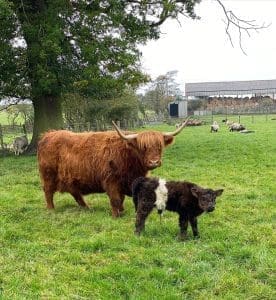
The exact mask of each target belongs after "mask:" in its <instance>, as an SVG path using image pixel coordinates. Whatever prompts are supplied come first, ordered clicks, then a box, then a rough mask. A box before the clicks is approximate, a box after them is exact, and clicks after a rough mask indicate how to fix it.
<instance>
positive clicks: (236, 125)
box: [229, 123, 245, 132]
mask: <svg viewBox="0 0 276 300" xmlns="http://www.w3.org/2000/svg"><path fill="white" fill-rule="evenodd" d="M229 130H230V131H231V132H232V131H241V130H245V127H244V126H243V125H242V124H240V123H233V124H232V125H230V126H229Z"/></svg>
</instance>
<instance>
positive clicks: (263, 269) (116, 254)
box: [0, 116, 276, 300]
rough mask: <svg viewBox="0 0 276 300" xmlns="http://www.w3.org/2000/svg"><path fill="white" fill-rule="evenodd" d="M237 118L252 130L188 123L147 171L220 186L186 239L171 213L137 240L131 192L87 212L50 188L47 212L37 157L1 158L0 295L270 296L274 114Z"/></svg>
mask: <svg viewBox="0 0 276 300" xmlns="http://www.w3.org/2000/svg"><path fill="white" fill-rule="evenodd" d="M214 119H216V118H214ZM230 119H231V118H230ZM218 120H219V122H220V124H222V123H221V119H218ZM241 121H242V123H245V124H246V125H247V127H248V129H252V130H254V131H255V132H254V133H251V134H240V133H236V132H233V133H230V132H229V131H228V130H227V128H226V126H225V125H221V128H220V131H219V132H218V133H210V132H209V131H210V126H209V125H204V126H199V127H188V128H185V129H184V131H183V132H182V133H181V134H179V135H178V136H177V137H176V141H175V144H174V145H172V146H170V147H168V148H167V149H166V151H165V153H164V154H165V155H164V159H163V166H162V167H160V168H158V169H156V170H154V171H153V172H152V175H154V176H161V177H163V178H166V179H168V180H169V179H173V180H189V181H193V182H195V183H197V184H199V185H202V186H205V187H211V188H224V193H223V195H222V196H221V197H220V198H218V201H217V207H216V210H215V211H214V212H213V213H210V214H205V215H202V216H201V217H199V231H200V234H201V237H200V239H198V240H195V239H193V237H192V234H191V230H190V228H189V231H188V239H187V240H186V241H185V242H181V241H179V240H178V238H177V234H178V230H179V229H178V217H177V215H176V214H173V213H170V212H165V214H164V217H163V220H162V222H161V223H160V221H159V217H158V215H157V213H153V214H152V215H150V217H149V218H148V221H147V224H146V231H145V233H144V234H142V236H141V237H140V238H138V237H136V236H134V234H133V231H134V222H135V213H134V208H133V204H132V200H131V199H130V198H127V199H126V200H125V207H126V211H125V214H124V216H123V217H122V218H119V219H112V217H111V214H110V206H109V200H108V199H107V196H106V195H104V194H102V195H99V194H96V195H90V196H88V197H86V200H87V202H88V203H89V205H90V207H91V209H89V210H82V209H80V208H79V207H78V206H77V205H76V203H75V202H74V200H73V199H72V197H71V196H70V195H69V194H62V195H60V194H56V196H55V203H56V210H55V211H54V212H48V211H47V210H46V209H45V203H44V196H43V192H42V190H41V187H40V181H39V175H38V171H37V163H36V157H34V156H33V157H13V156H10V157H5V158H1V157H0V200H1V202H0V212H1V218H0V245H1V246H0V266H1V267H0V299H187V300H188V299H202V300H206V299H229V300H230V299H241V300H243V299H256V300H257V299H271V300H272V299H276V294H275V275H276V263H275V261H276V260H275V257H276V250H275V249H276V236H275V214H276V185H275V182H276V121H272V120H271V117H268V118H267V119H266V117H265V116H259V117H255V118H254V123H252V119H251V117H247V118H246V117H244V119H243V120H241ZM155 129H157V130H164V131H171V130H174V127H173V126H168V125H162V126H159V127H155Z"/></svg>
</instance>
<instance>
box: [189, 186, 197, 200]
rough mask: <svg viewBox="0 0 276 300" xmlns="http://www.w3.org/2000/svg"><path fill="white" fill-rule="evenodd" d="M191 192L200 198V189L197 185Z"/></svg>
mask: <svg viewBox="0 0 276 300" xmlns="http://www.w3.org/2000/svg"><path fill="white" fill-rule="evenodd" d="M191 192H192V194H193V196H194V197H196V198H198V195H199V189H198V188H197V187H196V186H194V187H192V188H191Z"/></svg>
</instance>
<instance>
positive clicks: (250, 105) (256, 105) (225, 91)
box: [185, 79, 276, 114]
mask: <svg viewBox="0 0 276 300" xmlns="http://www.w3.org/2000/svg"><path fill="white" fill-rule="evenodd" d="M275 93H276V80H275V79H273V80H252V81H222V82H198V83H186V85H185V95H186V99H188V100H199V99H200V100H204V102H203V103H202V105H201V107H198V108H197V112H199V114H201V112H202V111H204V112H211V113H231V114H240V113H276V99H275Z"/></svg>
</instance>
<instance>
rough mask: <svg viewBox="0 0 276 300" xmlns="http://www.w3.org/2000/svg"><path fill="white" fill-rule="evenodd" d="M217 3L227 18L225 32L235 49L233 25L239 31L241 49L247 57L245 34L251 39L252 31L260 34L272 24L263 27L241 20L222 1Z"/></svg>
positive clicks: (254, 22) (253, 22)
mask: <svg viewBox="0 0 276 300" xmlns="http://www.w3.org/2000/svg"><path fill="white" fill-rule="evenodd" d="M215 1H217V3H218V4H219V5H220V6H221V8H222V10H223V12H224V15H225V17H226V20H223V22H224V23H225V32H226V34H227V36H228V38H229V41H230V43H231V45H232V47H234V44H233V40H232V37H231V34H230V28H231V25H232V26H233V27H234V28H236V29H237V30H238V33H239V46H240V49H241V51H242V52H243V53H244V54H245V55H247V54H246V52H245V51H244V49H243V45H242V38H243V33H245V34H247V35H248V36H249V37H250V32H251V31H255V32H258V30H260V29H265V28H268V27H269V26H270V25H271V24H265V23H263V24H262V25H259V24H257V23H256V20H245V19H242V18H239V17H237V16H236V15H235V14H234V12H233V11H232V10H227V9H226V7H225V6H224V4H223V3H222V1H221V0H215Z"/></svg>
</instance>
